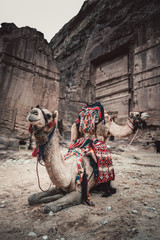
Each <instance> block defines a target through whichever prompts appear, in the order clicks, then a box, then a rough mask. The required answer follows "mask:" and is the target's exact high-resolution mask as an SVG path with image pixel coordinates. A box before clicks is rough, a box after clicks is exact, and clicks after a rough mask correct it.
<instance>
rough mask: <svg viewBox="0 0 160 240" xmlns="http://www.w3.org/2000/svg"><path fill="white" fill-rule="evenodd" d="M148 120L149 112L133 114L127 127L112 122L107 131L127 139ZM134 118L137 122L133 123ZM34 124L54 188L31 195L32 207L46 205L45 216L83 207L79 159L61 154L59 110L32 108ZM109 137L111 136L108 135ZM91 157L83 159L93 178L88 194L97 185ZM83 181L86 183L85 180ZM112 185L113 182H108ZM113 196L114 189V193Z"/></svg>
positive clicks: (31, 119)
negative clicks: (79, 178)
mask: <svg viewBox="0 0 160 240" xmlns="http://www.w3.org/2000/svg"><path fill="white" fill-rule="evenodd" d="M147 118H148V114H147V113H132V115H131V116H130V118H129V120H128V121H129V122H128V121H127V123H128V124H127V125H126V126H124V127H123V126H118V125H116V124H115V123H113V122H112V121H110V122H109V123H107V126H105V127H106V128H107V134H108V132H109V133H110V134H112V135H115V136H117V135H118V136H119V137H121V136H122V137H124V136H127V135H129V134H131V133H133V131H134V129H135V128H137V127H139V125H138V124H137V122H138V121H139V122H140V121H141V124H142V122H143V123H144V122H145V119H147ZM133 119H134V120H133ZM27 120H28V122H29V123H30V124H31V126H32V127H31V128H32V131H33V133H34V136H35V139H36V146H37V147H39V150H40V153H39V157H41V158H42V159H43V162H44V164H45V167H46V170H47V172H48V175H49V177H50V180H51V182H52V183H53V185H54V187H53V188H52V189H51V190H49V191H47V192H39V193H35V194H32V195H31V196H29V198H28V202H29V204H30V205H34V204H41V203H46V205H45V207H44V213H49V212H50V211H52V212H54V213H55V212H58V211H60V210H62V209H64V208H68V207H70V206H74V205H77V204H80V203H81V202H82V192H83V188H82V184H76V182H75V179H76V177H77V174H78V170H79V169H78V166H77V161H78V160H79V157H78V156H76V155H72V156H69V157H68V158H67V159H64V158H63V157H62V156H61V154H60V146H59V137H58V129H57V128H56V125H57V121H58V111H54V112H50V111H49V110H47V109H41V108H40V107H36V108H33V109H31V111H30V112H29V115H28V117H27ZM107 136H108V135H107ZM89 159H90V158H89V157H88V156H85V155H84V156H83V159H82V165H83V168H84V169H85V171H84V174H83V176H84V175H85V172H86V173H87V174H88V176H90V179H89V181H88V186H87V190H88V192H89V191H90V190H91V189H92V188H93V187H94V186H96V185H97V182H96V180H95V177H94V174H92V173H93V168H92V166H91V165H90V161H89ZM82 182H83V181H82ZM108 183H110V181H109V182H108ZM107 186H108V189H109V190H108V189H107V191H111V194H112V189H111V188H110V184H107ZM113 193H115V192H114V190H113Z"/></svg>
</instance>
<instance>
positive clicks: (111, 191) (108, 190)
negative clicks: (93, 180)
mask: <svg viewBox="0 0 160 240" xmlns="http://www.w3.org/2000/svg"><path fill="white" fill-rule="evenodd" d="M103 188H104V191H105V193H103V194H102V197H109V196H111V195H112V194H115V193H116V188H113V187H112V186H111V181H108V182H106V183H103Z"/></svg>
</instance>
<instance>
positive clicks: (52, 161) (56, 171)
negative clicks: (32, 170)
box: [42, 130, 70, 188]
mask: <svg viewBox="0 0 160 240" xmlns="http://www.w3.org/2000/svg"><path fill="white" fill-rule="evenodd" d="M42 158H43V161H44V163H45V166H46V170H47V172H48V175H49V177H50V179H51V181H52V183H53V184H55V185H56V186H60V187H63V188H66V187H68V185H69V183H68V181H67V179H68V178H67V174H68V172H69V171H70V170H69V169H68V167H69V165H68V164H67V163H66V162H65V161H64V159H63V157H62V156H61V154H60V145H59V138H58V131H57V130H56V131H55V133H54V135H53V137H52V138H51V140H50V141H49V142H48V143H47V145H46V146H45V149H44V152H43V154H42Z"/></svg>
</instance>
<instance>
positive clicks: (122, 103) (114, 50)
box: [51, 0, 160, 149]
mask: <svg viewBox="0 0 160 240" xmlns="http://www.w3.org/2000/svg"><path fill="white" fill-rule="evenodd" d="M159 26H160V1H158V0H153V1H150V0H142V1H139V0H130V1H126V0H115V1H109V0H88V1H85V2H84V4H83V6H82V9H81V10H80V12H79V13H78V14H77V16H75V17H74V18H73V19H72V20H71V21H70V22H69V23H67V24H66V25H65V26H64V27H63V28H62V29H61V30H60V31H59V32H58V33H57V34H56V35H55V37H54V38H53V39H52V40H51V45H52V49H53V56H54V58H55V59H56V61H57V62H58V65H59V68H60V71H61V84H60V104H59V110H60V117H62V116H63V119H64V121H65V123H66V125H67V127H68V128H67V130H66V136H67V135H69V134H68V133H69V129H70V126H71V124H72V123H73V121H74V120H75V119H76V116H77V112H78V110H80V108H81V106H82V105H84V103H93V102H94V101H100V102H101V103H102V104H103V106H104V107H105V109H106V111H107V112H115V111H118V114H117V119H116V122H117V123H122V124H123V123H124V122H125V121H126V118H127V117H128V114H129V111H131V110H140V111H147V112H149V114H150V119H149V121H148V124H149V129H147V131H146V133H145V134H144V136H143V139H142V141H141V143H140V144H143V142H145V144H146V143H147V144H148V146H151V145H152V144H153V145H154V146H157V149H158V148H159V147H160V28H159ZM143 140H144V141H143Z"/></svg>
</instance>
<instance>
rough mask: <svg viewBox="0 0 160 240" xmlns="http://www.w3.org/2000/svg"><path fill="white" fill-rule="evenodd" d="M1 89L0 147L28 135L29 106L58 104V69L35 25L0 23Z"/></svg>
mask: <svg viewBox="0 0 160 240" xmlns="http://www.w3.org/2000/svg"><path fill="white" fill-rule="evenodd" d="M0 92H1V93H0V148H12V149H17V148H18V146H19V141H22V140H26V139H28V131H27V129H28V123H27V121H26V117H27V114H28V112H29V110H30V108H31V107H32V106H33V107H35V106H36V105H40V106H41V107H44V108H45V107H46V108H48V109H51V110H54V109H55V108H58V97H59V70H58V68H57V66H56V64H55V61H54V60H53V59H52V53H51V48H50V46H49V44H48V43H47V41H46V40H44V37H43V34H42V33H40V32H37V30H36V29H31V28H29V27H25V28H20V29H19V28H17V27H16V26H15V25H14V24H6V23H4V24H2V28H1V29H0Z"/></svg>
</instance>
